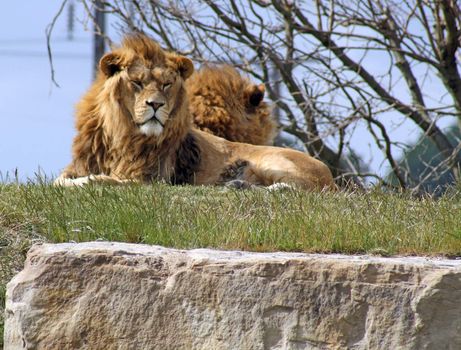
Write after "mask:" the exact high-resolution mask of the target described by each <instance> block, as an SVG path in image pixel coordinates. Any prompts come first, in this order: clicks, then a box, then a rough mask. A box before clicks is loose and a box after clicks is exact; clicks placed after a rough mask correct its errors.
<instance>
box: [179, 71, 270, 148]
mask: <svg viewBox="0 0 461 350" xmlns="http://www.w3.org/2000/svg"><path fill="white" fill-rule="evenodd" d="M186 90H187V94H188V97H189V110H190V112H191V114H192V117H193V120H194V124H195V125H196V126H197V127H198V128H199V129H201V130H204V131H207V132H210V133H212V134H213V135H216V136H219V137H222V138H225V139H226V140H229V141H236V142H245V143H251V144H254V145H271V144H273V142H274V138H275V136H276V134H277V123H276V122H275V120H274V119H273V117H272V114H271V109H270V108H269V106H268V105H267V103H266V102H264V101H263V98H264V93H265V88H264V85H263V84H260V85H256V84H253V83H252V82H251V81H249V80H248V79H246V78H244V77H242V76H241V75H240V74H239V73H238V72H237V70H236V69H235V68H233V67H231V66H228V65H221V66H204V67H202V68H201V69H200V70H199V71H198V72H195V73H194V74H193V75H192V76H191V77H190V78H189V79H187V81H186Z"/></svg>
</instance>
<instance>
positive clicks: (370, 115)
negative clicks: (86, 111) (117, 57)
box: [0, 0, 461, 192]
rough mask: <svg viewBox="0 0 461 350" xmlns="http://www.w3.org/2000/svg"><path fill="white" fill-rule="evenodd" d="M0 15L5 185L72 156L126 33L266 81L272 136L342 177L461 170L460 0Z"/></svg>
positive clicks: (118, 6) (30, 10) (83, 2)
mask: <svg viewBox="0 0 461 350" xmlns="http://www.w3.org/2000/svg"><path fill="white" fill-rule="evenodd" d="M0 19H1V22H0V23H1V24H0V28H1V30H0V62H1V66H2V67H3V72H2V78H1V80H0V174H1V178H2V180H3V181H5V180H8V179H14V178H16V177H18V178H19V179H20V180H22V181H24V180H26V179H27V178H34V177H35V175H36V174H37V173H40V174H42V175H46V176H48V177H53V176H56V175H58V174H59V172H60V170H61V169H62V168H63V167H65V166H66V165H67V163H68V162H69V161H70V159H71V153H70V150H71V142H72V138H73V135H74V129H73V110H74V105H75V103H76V102H77V101H78V100H79V98H80V97H81V96H82V95H83V93H84V92H85V91H86V89H87V88H88V87H89V85H90V84H91V81H92V78H93V75H94V71H93V67H94V62H97V60H98V57H100V56H101V55H102V53H103V52H104V50H107V48H108V47H109V46H110V45H111V44H113V43H118V42H119V40H120V37H121V35H122V34H123V33H124V32H131V31H144V32H146V33H147V34H148V35H150V36H152V37H153V38H154V39H156V40H158V41H159V42H160V43H161V44H162V45H163V46H164V47H165V48H167V49H171V50H175V51H179V52H181V53H183V54H186V55H188V56H189V57H191V58H193V59H194V61H195V63H196V67H199V66H200V64H202V63H203V62H213V63H222V62H226V63H230V64H233V65H235V66H237V67H238V68H239V69H241V70H242V71H244V72H245V73H246V74H247V75H248V76H250V78H251V79H253V80H255V81H261V82H264V83H265V84H266V89H267V98H270V100H272V103H273V104H274V106H275V108H274V113H275V115H276V117H277V118H278V120H279V122H280V124H281V126H282V128H281V132H280V137H279V138H278V139H277V144H278V145H280V146H290V147H296V148H298V149H301V150H304V151H308V152H309V153H310V154H312V155H314V156H316V157H318V158H320V159H322V160H323V161H325V162H326V163H327V164H328V165H329V166H330V168H331V169H332V170H333V172H334V174H335V176H337V180H338V183H340V184H342V185H345V184H347V183H349V184H350V183H353V184H354V185H357V186H369V185H372V184H383V185H385V186H388V187H394V188H401V187H404V188H413V189H416V190H418V191H421V190H423V191H429V192H433V191H440V190H441V189H443V187H444V186H445V185H447V184H451V183H454V182H456V181H458V179H459V168H460V164H461V152H460V148H461V147H460V132H459V130H460V129H459V125H460V122H459V120H460V111H461V78H460V75H459V48H460V40H459V32H461V30H460V28H461V16H460V12H459V8H458V6H457V3H456V1H446V2H432V1H416V0H412V1H407V2H404V3H401V2H395V1H392V0H375V1H371V2H370V1H365V0H359V1H349V0H338V1H336V2H334V3H331V2H330V1H321V0H318V1H300V2H296V1H275V0H274V1H266V0H245V1H238V2H237V1H233V0H232V1H213V2H210V1H207V0H197V1H188V0H178V1H167V0H165V1H162V0H150V1H147V0H146V1H139V0H120V1H114V2H111V1H108V2H103V1H99V0H67V1H65V0H48V1H46V2H37V1H32V0H24V1H21V2H5V3H4V4H3V11H2V13H1V14H0ZM50 26H52V27H50ZM47 28H48V30H50V29H51V28H52V31H50V44H51V53H52V59H53V65H52V66H51V64H50V60H49V57H48V52H47V35H46V30H47ZM51 68H53V70H54V80H55V82H56V84H58V85H59V86H57V85H56V84H55V83H54V82H53V77H52V73H51V72H52V69H51Z"/></svg>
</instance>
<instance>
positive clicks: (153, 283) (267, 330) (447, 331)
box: [5, 242, 461, 350]
mask: <svg viewBox="0 0 461 350" xmlns="http://www.w3.org/2000/svg"><path fill="white" fill-rule="evenodd" d="M5 326H6V328H5V349H6V350H13V349H14V350H15V349H60V350H61V349H204V350H205V349H206V350H213V349H415V350H420V349H437V350H441V349H461V261H456V260H436V259H432V260H431V259H425V258H405V259H398V258H374V257H349V256H347V257H346V256H341V255H313V254H286V253H267V254H262V253H243V252H224V251H213V250H204V249H199V250H190V251H181V250H173V249H166V248H162V247H157V246H145V245H130V244H122V243H109V242H92V243H82V244H57V245H51V244H45V245H38V246H34V247H33V248H32V249H31V251H30V252H29V255H28V259H27V262H26V266H25V268H24V270H23V271H22V272H21V273H19V274H18V275H17V276H16V277H15V278H14V279H13V280H12V281H11V282H10V283H9V285H8V288H7V304H6V325H5Z"/></svg>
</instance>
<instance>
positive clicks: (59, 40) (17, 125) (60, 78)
mask: <svg viewBox="0 0 461 350" xmlns="http://www.w3.org/2000/svg"><path fill="white" fill-rule="evenodd" d="M59 6H60V0H47V1H36V0H35V1H34V0H23V1H21V2H18V1H5V2H3V4H2V11H1V13H0V66H1V67H2V68H3V72H2V78H1V80H0V173H1V174H2V176H3V177H5V175H6V174H7V173H9V174H11V173H13V172H14V171H15V169H18V173H19V176H20V178H21V179H26V178H27V177H34V173H35V172H37V170H38V169H39V168H41V169H42V170H43V171H44V172H45V173H46V174H48V175H51V174H54V175H56V174H58V173H59V171H60V170H61V169H62V168H63V167H64V166H65V165H66V164H67V163H68V162H69V161H70V158H71V153H70V149H71V142H72V138H73V135H74V129H73V109H74V105H75V103H76V102H77V101H78V99H79V98H80V97H81V95H82V94H83V93H84V92H85V90H86V89H87V88H88V86H89V84H90V83H91V74H92V73H91V48H92V47H91V44H92V41H91V34H90V32H89V31H87V32H86V31H84V29H83V26H82V25H79V24H77V25H76V26H75V34H74V35H75V40H74V41H72V42H69V41H68V40H67V23H66V17H65V16H63V17H62V18H60V19H59V21H58V22H57V24H56V27H55V30H54V34H53V38H54V40H53V42H52V48H53V52H54V66H55V72H56V80H57V82H58V83H59V85H60V88H58V87H55V86H53V85H52V84H51V75H50V65H49V62H48V57H47V51H46V38H45V29H46V26H47V25H48V24H49V23H50V22H51V20H52V18H53V16H54V14H55V13H56V12H57V11H58V9H59Z"/></svg>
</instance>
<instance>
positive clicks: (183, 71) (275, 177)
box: [55, 35, 335, 190]
mask: <svg viewBox="0 0 461 350" xmlns="http://www.w3.org/2000/svg"><path fill="white" fill-rule="evenodd" d="M193 70H194V68H193V64H192V61H190V60H189V59H188V58H186V57H183V56H179V55H176V54H172V53H167V52H165V51H163V50H162V49H161V48H160V46H159V45H158V44H157V43H155V42H154V41H152V40H151V39H149V38H147V37H146V36H142V35H135V36H128V37H126V38H125V39H124V41H123V45H122V47H121V48H119V49H116V50H114V51H113V52H111V53H109V54H106V55H105V56H104V57H103V58H102V59H101V61H100V73H99V75H98V77H97V79H96V81H95V82H94V84H93V85H92V86H91V88H90V90H89V91H88V93H87V94H86V95H85V96H84V97H83V99H82V101H81V102H80V103H79V104H78V106H77V121H76V127H77V136H76V137H75V139H74V143H73V159H72V162H71V164H70V165H69V166H68V167H67V168H66V169H65V170H64V171H63V173H62V174H61V175H60V176H59V177H58V178H57V179H56V181H55V183H56V184H58V185H65V186H72V185H80V184H83V183H86V182H89V181H97V182H114V183H122V182H126V181H137V182H143V183H148V182H151V181H153V180H165V181H168V182H170V183H172V184H194V185H217V184H226V183H229V182H234V183H240V184H241V183H245V184H254V185H261V186H269V185H272V184H276V183H287V184H290V185H295V186H299V187H301V188H304V189H309V190H322V189H324V188H327V189H328V188H329V189H334V188H335V185H334V182H333V178H332V175H331V172H330V170H329V169H328V167H327V166H326V165H325V164H323V163H322V162H320V161H318V160H316V159H314V158H312V157H310V156H308V155H307V154H304V153H302V152H299V151H295V150H292V149H285V148H277V147H269V146H255V145H250V144H244V143H237V142H230V141H227V140H225V139H222V138H220V137H217V136H214V135H211V134H209V133H207V132H204V131H201V130H198V129H196V128H194V127H193V126H192V117H191V114H190V112H189V109H188V99H187V94H186V91H185V80H186V79H187V78H188V77H190V75H191V74H192V73H193Z"/></svg>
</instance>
